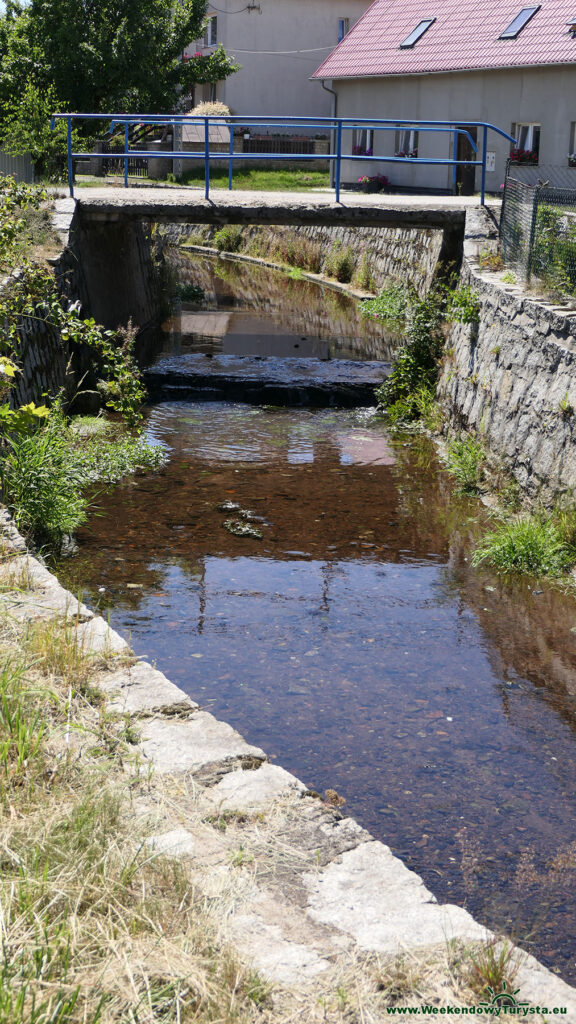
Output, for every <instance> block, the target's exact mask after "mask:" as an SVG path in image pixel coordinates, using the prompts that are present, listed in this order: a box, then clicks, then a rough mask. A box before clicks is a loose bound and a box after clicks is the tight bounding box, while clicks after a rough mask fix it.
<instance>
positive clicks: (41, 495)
mask: <svg viewBox="0 0 576 1024" xmlns="http://www.w3.org/2000/svg"><path fill="white" fill-rule="evenodd" d="M5 445H6V455H5V458H4V461H3V465H2V468H1V471H0V477H1V481H2V501H3V502H4V504H5V505H7V507H8V509H9V510H10V511H11V512H12V515H13V516H14V521H15V523H16V526H17V527H18V529H19V530H21V531H22V532H23V533H24V534H25V535H26V536H29V537H33V538H34V539H36V540H37V541H39V542H40V543H49V544H51V545H53V546H55V547H58V546H59V545H60V543H61V541H62V538H63V537H64V535H65V534H67V533H72V532H73V531H74V530H75V529H77V527H78V526H80V525H81V523H83V522H84V521H85V520H86V516H87V509H88V499H87V498H86V497H85V496H84V495H83V494H82V491H81V488H82V485H83V483H84V478H83V476H82V472H81V469H80V467H79V465H78V464H77V462H76V460H74V459H71V458H70V447H69V442H68V438H67V436H66V432H65V431H63V430H62V427H61V422H60V419H59V417H55V418H54V419H53V420H49V421H48V424H47V425H46V427H44V429H42V430H39V431H38V432H37V433H35V434H31V435H29V436H22V437H12V438H8V439H6V441H5Z"/></svg>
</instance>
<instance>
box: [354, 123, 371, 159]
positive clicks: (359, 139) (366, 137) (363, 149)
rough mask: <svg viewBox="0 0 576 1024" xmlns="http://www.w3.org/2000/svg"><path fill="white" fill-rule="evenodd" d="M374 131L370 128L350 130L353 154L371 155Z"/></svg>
mask: <svg viewBox="0 0 576 1024" xmlns="http://www.w3.org/2000/svg"><path fill="white" fill-rule="evenodd" d="M373 146H374V132H373V131H372V130H371V129H370V128H354V130H353V132H352V154H353V156H372V154H373V152H374V148H373Z"/></svg>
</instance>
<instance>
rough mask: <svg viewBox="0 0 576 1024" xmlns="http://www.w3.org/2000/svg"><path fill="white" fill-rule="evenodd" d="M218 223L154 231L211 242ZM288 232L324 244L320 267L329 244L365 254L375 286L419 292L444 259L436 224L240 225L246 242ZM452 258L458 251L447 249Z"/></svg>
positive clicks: (176, 240)
mask: <svg viewBox="0 0 576 1024" xmlns="http://www.w3.org/2000/svg"><path fill="white" fill-rule="evenodd" d="M218 230H219V227H218V225H206V224H163V225H161V226H160V228H159V231H160V233H161V235H162V237H163V238H165V239H166V240H167V241H168V242H170V243H172V244H174V245H183V244H185V243H186V242H187V241H194V242H196V243H197V244H205V245H211V244H212V241H213V239H214V235H215V234H216V232H217V231H218ZM286 232H289V233H290V234H291V235H292V236H293V235H297V236H300V237H302V238H304V239H307V240H308V241H311V242H315V243H317V244H318V245H320V246H321V247H322V249H323V256H322V264H321V267H320V271H321V272H323V271H324V268H325V266H326V260H327V257H328V255H329V253H330V251H331V250H332V249H333V246H334V243H339V244H340V245H342V246H350V247H351V248H352V249H353V250H354V253H355V254H356V256H357V257H358V259H360V258H361V257H362V254H363V253H365V254H366V256H367V257H368V259H369V267H370V272H371V274H372V276H373V279H374V285H375V288H376V290H377V291H379V290H380V289H381V288H383V287H384V285H385V284H388V283H390V282H393V281H394V282H396V281H398V282H403V283H404V284H409V285H411V286H412V287H414V288H415V289H416V291H417V292H418V293H419V294H420V295H424V294H425V293H426V292H427V291H428V290H429V288H430V286H431V284H432V281H433V280H434V277H435V275H436V273H437V272H438V264H439V262H440V261H441V260H442V259H444V258H445V253H444V251H443V250H444V249H445V245H444V243H445V237H444V232H443V231H442V229H441V228H433V227H431V228H410V227H348V226H327V225H312V224H306V225H302V226H298V227H285V226H282V225H278V226H273V227H258V226H245V227H244V228H243V234H244V237H245V239H246V240H247V243H248V244H247V246H246V248H247V249H248V246H249V241H250V239H251V238H254V237H255V236H256V235H258V236H264V238H265V239H266V240H270V241H271V242H273V241H274V239H275V238H278V239H279V238H281V237H282V235H283V234H285V233H286ZM452 258H453V259H454V258H457V254H452Z"/></svg>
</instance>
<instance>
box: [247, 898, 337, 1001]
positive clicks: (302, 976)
mask: <svg viewBox="0 0 576 1024" xmlns="http://www.w3.org/2000/svg"><path fill="white" fill-rule="evenodd" d="M230 931H231V933H232V938H233V939H234V940H235V942H236V943H238V945H239V946H240V948H241V949H242V952H243V955H244V956H248V957H249V958H250V960H251V961H252V963H253V964H254V966H255V967H256V968H257V970H259V971H260V972H261V973H262V974H263V975H264V976H265V977H266V978H268V979H269V980H270V981H276V982H279V983H280V984H284V985H294V984H296V983H297V982H302V981H309V980H311V979H312V978H316V977H317V976H318V975H319V974H322V973H323V972H324V971H326V970H328V968H329V967H330V966H331V965H330V962H329V960H326V959H325V958H324V957H322V956H320V954H319V953H317V952H316V951H315V950H314V949H312V948H310V946H306V945H303V944H302V943H298V942H292V941H290V940H289V939H286V938H285V936H284V935H283V934H282V928H281V927H280V925H272V924H267V923H266V922H265V921H263V919H262V918H261V917H260V916H259V915H258V914H236V915H234V917H233V918H231V919H230Z"/></svg>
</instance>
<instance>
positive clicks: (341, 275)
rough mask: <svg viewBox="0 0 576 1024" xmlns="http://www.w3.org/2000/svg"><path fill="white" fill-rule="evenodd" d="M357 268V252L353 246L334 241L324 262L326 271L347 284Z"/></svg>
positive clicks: (329, 275) (330, 275)
mask: <svg viewBox="0 0 576 1024" xmlns="http://www.w3.org/2000/svg"><path fill="white" fill-rule="evenodd" d="M355 269H356V254H355V252H354V249H353V248H352V246H351V245H342V242H340V241H336V242H334V243H333V245H332V248H331V249H330V252H329V253H328V256H327V257H326V261H325V263H324V273H325V274H327V275H328V277H335V278H336V280H337V281H341V282H342V284H347V283H348V282H349V281H351V280H352V277H353V275H354V270H355Z"/></svg>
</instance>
